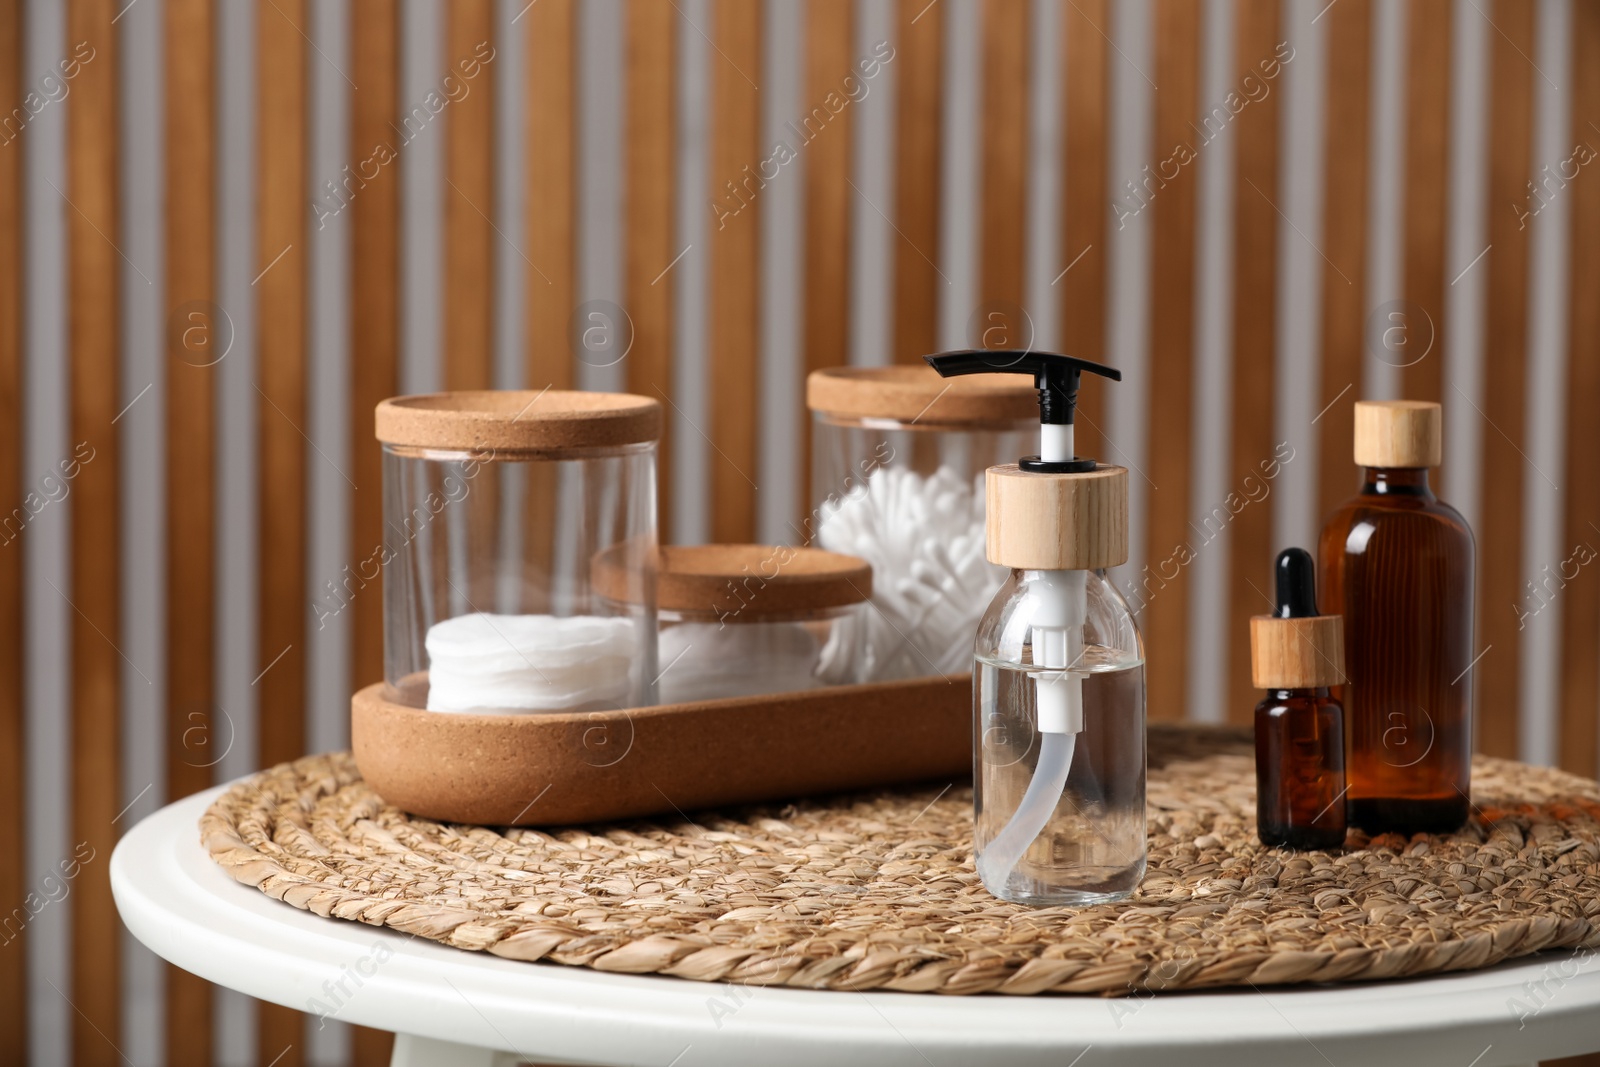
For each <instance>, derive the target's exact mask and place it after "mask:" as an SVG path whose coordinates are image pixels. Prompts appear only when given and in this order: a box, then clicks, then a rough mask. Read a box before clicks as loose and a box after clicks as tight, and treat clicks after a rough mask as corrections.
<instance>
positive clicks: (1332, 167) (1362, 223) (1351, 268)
mask: <svg viewBox="0 0 1600 1067" xmlns="http://www.w3.org/2000/svg"><path fill="white" fill-rule="evenodd" d="M1322 17H1323V19H1324V20H1325V21H1326V23H1327V31H1326V32H1327V35H1328V44H1327V50H1328V52H1327V55H1328V59H1327V63H1328V67H1327V71H1328V80H1327V84H1328V89H1327V97H1326V100H1327V103H1326V110H1325V112H1324V113H1325V115H1326V116H1327V117H1326V120H1325V133H1324V137H1325V138H1326V141H1325V143H1326V145H1327V148H1326V153H1325V155H1326V163H1325V166H1326V172H1325V173H1326V175H1327V178H1326V181H1325V183H1324V190H1325V191H1324V194H1323V209H1322V211H1323V214H1322V232H1321V234H1320V235H1319V237H1318V240H1319V242H1320V244H1321V246H1322V251H1323V253H1324V254H1325V255H1326V256H1327V257H1328V260H1329V262H1330V263H1332V264H1333V265H1334V266H1336V267H1337V268H1338V269H1337V270H1334V269H1328V270H1325V271H1323V272H1322V383H1321V393H1320V399H1319V400H1318V403H1317V409H1318V411H1319V412H1320V414H1318V415H1317V431H1318V434H1319V438H1318V448H1317V457H1318V458H1317V464H1318V468H1319V469H1318V472H1317V498H1318V501H1319V503H1320V511H1319V514H1318V521H1319V523H1320V521H1321V520H1324V519H1326V518H1327V517H1328V516H1329V515H1331V514H1333V512H1334V510H1335V509H1337V508H1338V506H1339V505H1340V504H1342V503H1344V501H1345V500H1347V499H1349V497H1350V495H1351V494H1352V493H1354V492H1355V489H1356V483H1357V481H1358V476H1357V473H1356V470H1355V468H1354V465H1353V461H1352V459H1351V455H1352V450H1353V449H1354V447H1355V428H1354V422H1353V420H1354V414H1353V410H1354V409H1353V405H1354V404H1355V402H1356V401H1357V400H1359V399H1361V396H1362V392H1361V390H1362V385H1361V363H1362V348H1363V344H1364V341H1363V337H1364V334H1365V329H1366V327H1365V305H1364V301H1365V296H1364V294H1365V292H1366V245H1367V237H1366V235H1367V140H1368V138H1367V123H1368V116H1367V95H1368V94H1367V86H1368V81H1369V74H1368V66H1369V60H1368V56H1369V53H1370V51H1371V43H1370V40H1369V38H1370V35H1371V24H1372V5H1371V3H1370V0H1343V2H1342V3H1339V4H1335V5H1334V6H1333V7H1331V8H1329V9H1328V10H1327V11H1326V12H1325V13H1324V14H1323V16H1322ZM1346 279H1348V280H1346ZM1429 358H1430V359H1443V353H1440V352H1434V353H1433V354H1432V355H1430V356H1429Z"/></svg>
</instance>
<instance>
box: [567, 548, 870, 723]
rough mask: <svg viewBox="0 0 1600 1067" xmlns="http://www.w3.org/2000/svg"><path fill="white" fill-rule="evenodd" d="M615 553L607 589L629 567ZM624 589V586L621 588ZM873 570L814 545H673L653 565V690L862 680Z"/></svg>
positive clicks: (720, 690)
mask: <svg viewBox="0 0 1600 1067" xmlns="http://www.w3.org/2000/svg"><path fill="white" fill-rule="evenodd" d="M611 564H612V560H611V558H610V556H609V555H607V556H604V557H602V560H601V564H600V566H599V567H598V568H597V577H596V584H597V585H598V586H599V587H600V588H601V589H602V590H605V589H607V588H608V587H610V586H611V585H612V584H613V581H614V579H615V578H617V577H623V576H624V572H622V571H621V570H620V569H618V568H615V567H613V566H612V565H611ZM619 592H621V591H620V590H619ZM871 595H872V567H871V566H870V565H868V564H867V562H866V561H865V560H861V559H857V558H856V557H854V556H846V555H841V554H839V553H837V552H825V551H823V550H821V549H818V548H793V547H787V546H781V545H674V546H666V547H663V548H662V549H661V551H660V555H659V557H658V559H657V565H656V612H657V617H658V618H659V620H660V640H659V643H658V646H657V662H658V663H659V664H660V677H659V679H658V680H657V683H656V688H657V697H658V699H659V700H660V702H661V703H662V704H687V703H692V702H695V701H701V700H718V699H721V698H724V697H753V696H764V695H768V694H775V693H792V692H798V691H801V690H806V689H816V688H819V687H822V686H829V685H852V684H854V683H857V682H860V681H861V680H862V678H863V671H864V669H865V666H866V659H865V657H864V656H863V655H862V652H863V645H862V641H861V638H862V635H863V633H864V623H865V614H866V612H867V599H868V598H869V597H870V596H871Z"/></svg>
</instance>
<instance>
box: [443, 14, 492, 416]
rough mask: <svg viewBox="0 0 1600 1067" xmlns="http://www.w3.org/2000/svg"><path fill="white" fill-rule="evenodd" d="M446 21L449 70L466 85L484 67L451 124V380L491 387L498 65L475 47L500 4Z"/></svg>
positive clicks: (447, 313) (447, 326)
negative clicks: (467, 75) (465, 72)
mask: <svg viewBox="0 0 1600 1067" xmlns="http://www.w3.org/2000/svg"><path fill="white" fill-rule="evenodd" d="M445 19H446V28H445V53H444V59H445V65H446V67H447V68H448V69H449V70H451V71H452V76H453V77H455V78H456V79H457V80H458V81H462V82H463V83H467V82H466V80H465V79H464V78H463V76H462V73H461V72H462V69H463V68H462V66H461V64H463V63H467V64H471V63H477V64H478V66H477V67H476V68H468V69H477V71H478V73H477V75H476V77H474V78H472V79H471V80H470V83H467V84H470V91H469V92H468V93H467V94H466V95H465V96H463V97H461V98H460V99H458V100H456V101H455V102H453V103H452V104H451V105H450V109H449V114H448V115H447V117H446V119H445V137H446V147H445V177H446V185H445V189H446V192H447V195H446V196H445V201H444V202H445V215H444V226H445V229H444V241H445V276H444V285H445V294H444V383H445V388H446V389H487V388H489V387H490V385H491V384H492V383H493V380H494V375H493V369H494V342H493V333H492V327H493V321H494V308H493V302H494V244H493V242H494V228H493V225H492V224H491V223H490V221H489V220H490V219H492V218H494V214H495V204H494V82H495V64H494V63H493V61H491V62H488V63H483V62H482V61H481V57H479V56H478V54H477V51H476V50H477V49H478V47H479V45H485V44H489V43H490V42H491V41H493V39H494V2H493V0H453V2H452V3H450V4H449V5H447V6H446V8H445ZM489 46H490V47H493V46H492V44H490V45H489Z"/></svg>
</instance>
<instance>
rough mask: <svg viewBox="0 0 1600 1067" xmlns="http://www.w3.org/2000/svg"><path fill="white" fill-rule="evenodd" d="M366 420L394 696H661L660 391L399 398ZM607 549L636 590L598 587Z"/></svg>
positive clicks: (624, 703) (474, 700)
mask: <svg viewBox="0 0 1600 1067" xmlns="http://www.w3.org/2000/svg"><path fill="white" fill-rule="evenodd" d="M376 430H377V438H378V440H379V441H380V442H381V443H382V446H383V480H384V492H383V509H384V529H385V543H384V546H383V549H382V554H383V577H384V680H385V682H386V687H387V688H386V694H385V695H386V697H387V699H389V700H392V701H394V702H396V703H399V704H403V705H408V706H411V707H415V708H426V709H428V710H432V711H441V712H468V711H472V712H509V713H534V712H555V711H596V710H606V709H617V708H629V707H639V706H643V705H646V704H650V703H653V702H654V680H655V677H656V658H655V654H656V641H655V629H656V618H655V600H654V589H655V578H654V573H653V569H654V565H655V557H656V442H657V440H658V439H659V437H660V434H661V407H660V405H659V404H658V403H657V402H656V401H654V400H652V399H649V398H647V397H638V396H630V395H624V394H612V393H581V392H565V391H558V390H544V391H543V392H456V393H441V394H437V395H431V396H408V397H397V398H394V399H391V400H385V401H384V402H383V403H381V404H379V405H378V409H377V415H376ZM602 554H604V555H605V556H606V557H607V558H609V559H611V560H613V562H614V565H615V566H616V570H617V576H616V577H615V578H614V581H615V582H620V583H623V585H625V587H626V588H627V589H628V592H629V595H627V596H625V597H622V598H617V599H612V598H609V597H603V596H601V595H600V594H599V593H598V592H597V591H596V589H595V588H594V585H593V581H592V572H593V561H594V560H595V559H596V558H597V557H598V556H600V555H602Z"/></svg>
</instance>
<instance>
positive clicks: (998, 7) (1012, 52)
mask: <svg viewBox="0 0 1600 1067" xmlns="http://www.w3.org/2000/svg"><path fill="white" fill-rule="evenodd" d="M1029 51H1030V49H1029V47H1028V0H987V2H986V3H985V4H984V11H983V145H982V149H981V150H982V152H983V186H982V188H983V202H982V206H981V210H980V217H981V222H980V225H981V227H982V229H981V231H980V233H981V241H982V252H981V253H980V254H981V256H982V270H981V271H980V273H979V278H978V308H979V312H980V314H982V315H983V316H984V320H983V323H982V325H980V326H979V327H978V328H977V329H975V330H969V332H968V333H969V335H968V337H967V343H968V344H971V345H973V346H983V347H989V348H994V347H1004V348H1015V347H1018V346H1021V345H1026V344H1030V343H1031V340H1032V339H1031V338H1030V337H1029V336H1028V333H1027V330H1026V327H1025V325H1024V323H1023V322H1021V321H1020V316H1018V315H1016V314H1015V313H1014V312H1013V311H1012V309H1013V308H1019V307H1021V305H1022V265H1023V256H1024V251H1023V240H1024V237H1023V223H1024V213H1025V211H1026V210H1027V202H1028V196H1027V191H1028V190H1027V186H1028V181H1027V178H1028V112H1029V108H1028V53H1029ZM996 314H997V315H998V316H999V318H998V319H996V318H994V317H993V315H996ZM1014 320H1015V321H1014ZM993 325H998V326H1000V327H1001V332H1002V333H1004V334H1005V335H1006V339H1005V340H1004V341H1001V340H1000V335H999V334H991V335H990V336H989V337H988V338H985V337H984V336H983V335H984V332H985V331H986V330H988V329H989V328H990V327H991V326H993ZM990 339H992V340H993V341H994V342H995V343H993V344H990V343H986V342H987V341H988V340H990Z"/></svg>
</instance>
